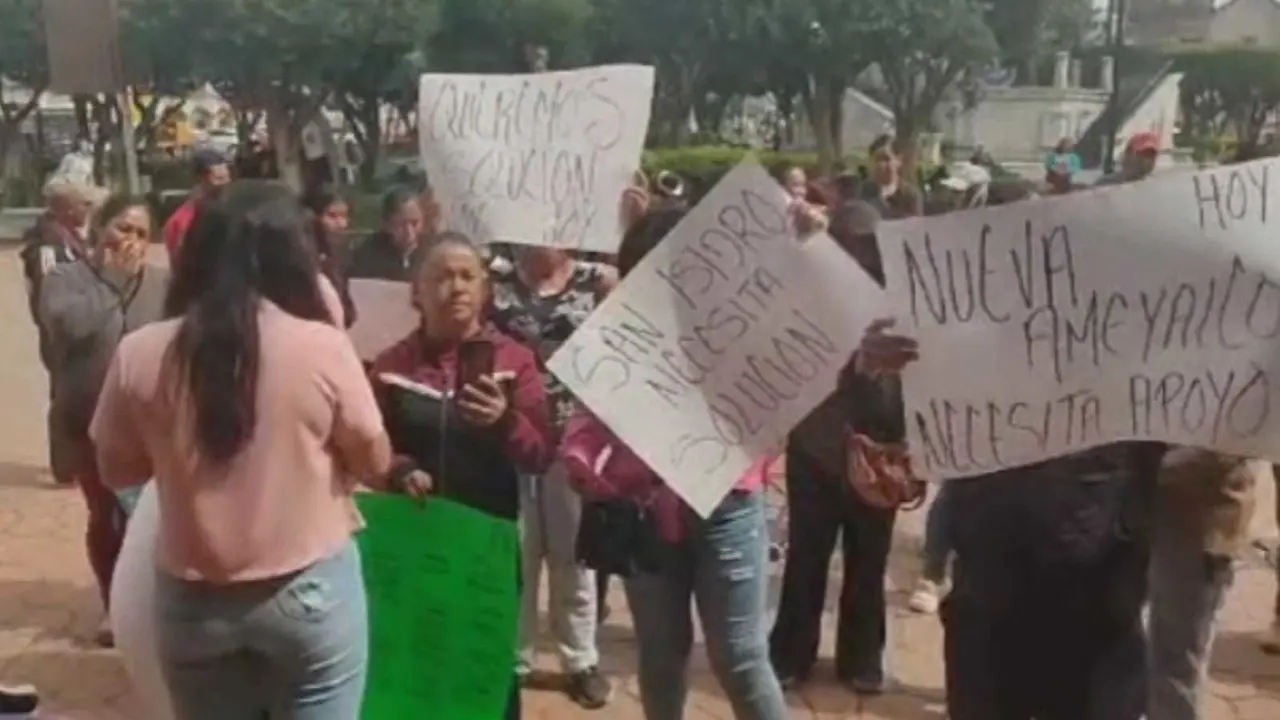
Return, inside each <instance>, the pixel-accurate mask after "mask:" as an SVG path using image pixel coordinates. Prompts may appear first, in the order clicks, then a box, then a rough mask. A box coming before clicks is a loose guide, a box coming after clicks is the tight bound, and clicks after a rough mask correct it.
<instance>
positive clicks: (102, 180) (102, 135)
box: [91, 96, 124, 187]
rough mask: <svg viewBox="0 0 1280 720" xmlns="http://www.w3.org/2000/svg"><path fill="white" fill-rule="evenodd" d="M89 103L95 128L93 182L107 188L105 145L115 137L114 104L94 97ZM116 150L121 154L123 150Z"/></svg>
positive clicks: (108, 98) (107, 167)
mask: <svg viewBox="0 0 1280 720" xmlns="http://www.w3.org/2000/svg"><path fill="white" fill-rule="evenodd" d="M91 102H92V103H93V119H94V124H95V126H96V127H94V135H93V182H94V184H95V185H98V186H99V187H109V183H108V182H107V180H108V169H109V162H108V160H109V158H108V157H107V144H108V143H109V142H111V139H112V138H113V137H115V136H116V133H115V127H116V125H115V113H113V112H112V108H113V107H114V105H115V103H112V102H110V96H108V97H107V100H103V99H100V98H97V97H95V98H93V99H92V101H91ZM116 145H117V146H119V145H120V143H119V142H116ZM117 150H119V151H122V152H123V150H124V148H122V147H117Z"/></svg>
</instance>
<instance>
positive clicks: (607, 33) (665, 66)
mask: <svg viewBox="0 0 1280 720" xmlns="http://www.w3.org/2000/svg"><path fill="white" fill-rule="evenodd" d="M595 7H596V14H595V16H594V18H593V25H592V27H591V30H590V32H591V34H592V36H593V37H595V38H597V40H598V44H597V48H596V55H595V59H596V60H597V61H603V62H618V61H624V62H643V63H648V64H650V65H653V66H654V69H655V74H656V80H657V87H656V88H655V91H654V102H653V113H652V117H651V121H650V125H649V127H650V139H651V140H653V141H656V142H660V143H663V144H668V145H676V144H681V143H683V142H684V141H685V140H687V139H688V138H689V135H690V126H689V120H690V118H691V117H694V118H697V119H698V120H699V121H700V125H704V126H706V127H708V128H711V131H712V132H715V131H717V130H718V129H719V128H718V126H717V125H716V123H717V120H718V118H719V117H722V116H723V109H724V107H725V105H726V103H727V101H728V100H729V99H730V97H731V96H732V95H734V94H737V93H740V92H742V91H743V90H745V88H746V87H747V86H748V84H749V82H750V79H751V74H752V72H753V71H754V70H755V69H756V68H759V67H760V64H759V62H758V61H757V58H753V57H748V56H747V54H746V53H747V52H749V51H750V52H754V51H755V50H756V49H758V48H759V46H760V45H759V43H756V44H755V45H751V44H749V43H750V39H751V31H752V28H753V21H754V20H756V19H763V15H764V14H765V11H766V9H767V7H768V5H767V3H766V2H765V0H736V1H735V0H596V5H595Z"/></svg>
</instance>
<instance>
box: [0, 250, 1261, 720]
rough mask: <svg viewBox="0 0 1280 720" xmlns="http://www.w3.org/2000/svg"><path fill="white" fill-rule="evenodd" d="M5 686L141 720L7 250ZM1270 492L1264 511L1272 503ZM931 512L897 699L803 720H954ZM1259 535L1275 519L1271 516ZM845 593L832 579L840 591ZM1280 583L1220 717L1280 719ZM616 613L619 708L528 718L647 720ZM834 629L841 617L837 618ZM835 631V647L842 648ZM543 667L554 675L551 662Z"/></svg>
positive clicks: (703, 702)
mask: <svg viewBox="0 0 1280 720" xmlns="http://www.w3.org/2000/svg"><path fill="white" fill-rule="evenodd" d="M0 353H3V355H2V356H0V358H2V359H3V362H0V367H3V368H4V370H3V372H0V398H2V399H3V400H2V401H0V402H2V407H3V410H4V411H3V412H2V413H0V680H4V681H6V682H32V683H35V684H37V685H39V686H40V687H41V689H42V690H43V692H44V694H45V697H46V698H47V704H48V706H49V708H50V710H52V711H55V712H56V713H57V717H62V718H69V719H72V720H79V719H85V720H90V719H91V720H140V719H139V716H138V713H137V709H136V707H135V706H134V705H133V700H132V698H131V696H130V692H129V686H128V681H127V679H126V677H125V674H124V672H123V670H122V668H121V666H120V663H119V661H118V659H117V658H116V656H115V655H114V654H113V653H111V652H108V651H102V650H97V649H93V648H92V647H90V644H89V638H91V637H92V635H93V631H94V629H95V628H96V625H97V622H98V619H99V609H98V603H97V598H96V596H95V593H94V591H93V589H92V582H91V580H90V575H89V570H88V566H87V563H86V561H85V559H84V557H83V553H82V551H81V545H82V543H81V533H82V529H83V526H84V525H83V523H84V512H83V509H82V507H81V503H80V500H79V497H78V495H77V494H76V493H75V492H73V491H68V490H57V489H52V488H51V487H50V485H49V481H48V479H47V477H46V476H45V472H44V470H43V465H44V450H43V447H44V446H43V443H44V426H43V420H42V414H41V413H42V410H43V398H44V397H45V392H46V390H45V384H44V379H43V377H42V373H41V371H40V369H39V367H38V364H37V363H36V361H35V344H34V334H33V333H32V331H31V328H30V324H29V322H28V321H27V318H26V309H25V302H24V300H23V298H22V283H21V276H20V273H19V270H18V266H17V262H16V260H15V257H14V253H13V251H12V250H0ZM1270 493H1271V486H1270V484H1269V483H1268V484H1267V495H1268V497H1267V498H1266V499H1264V501H1263V502H1262V503H1261V506H1262V507H1263V508H1269V507H1272V505H1271V502H1270ZM922 521H923V516H922V514H920V513H913V514H911V515H909V516H906V517H905V518H904V519H903V521H902V522H901V523H900V537H899V541H898V546H897V549H896V551H895V559H894V563H893V572H892V577H891V579H890V583H891V587H892V588H894V589H895V592H894V599H895V606H896V607H897V608H899V609H897V610H895V611H894V616H893V620H892V624H891V629H890V634H891V650H890V662H891V665H892V669H893V672H894V674H895V676H896V678H897V680H898V682H899V688H898V690H897V691H896V692H894V693H892V694H890V695H888V696H886V697H884V698H880V699H875V700H870V701H867V702H866V703H864V704H861V705H860V704H859V703H858V701H857V700H856V699H855V698H854V697H852V696H851V695H849V694H848V693H846V692H844V691H843V690H840V689H838V688H836V687H834V686H833V685H832V684H831V683H830V682H829V676H830V665H829V664H827V665H825V666H824V668H825V675H826V680H827V681H826V682H824V681H823V680H824V678H823V675H822V674H821V671H820V676H819V679H818V681H816V682H815V684H814V686H813V687H812V689H810V690H807V691H806V692H805V693H803V694H802V695H797V696H794V697H792V698H791V699H790V704H791V707H792V708H793V709H792V717H793V718H797V719H804V720H809V719H812V720H819V719H821V720H836V719H846V718H863V719H864V720H930V719H934V718H942V717H943V712H942V667H941V650H940V648H941V631H940V628H939V627H938V624H937V621H936V619H934V618H921V617H915V616H912V615H910V614H909V613H907V612H905V611H903V610H901V609H900V608H902V606H903V604H904V599H905V598H904V594H905V593H904V592H902V591H900V589H902V588H907V587H909V583H910V580H911V577H912V574H913V573H914V572H915V566H916V563H915V561H914V554H915V549H916V547H917V546H918V543H919V536H920V531H921V527H922ZM1257 532H1258V534H1259V536H1261V537H1272V536H1273V535H1274V533H1275V529H1274V523H1273V522H1270V521H1269V518H1268V517H1267V515H1266V514H1265V513H1264V514H1261V515H1260V523H1259V527H1258V531H1257ZM834 587H836V586H835V584H833V588H834ZM1273 592H1274V574H1273V573H1272V572H1271V571H1270V570H1269V569H1268V568H1266V567H1265V566H1264V565H1263V562H1262V559H1261V557H1260V556H1259V557H1255V558H1251V559H1250V560H1248V561H1246V562H1245V563H1243V564H1242V568H1241V573H1240V576H1239V579H1238V582H1237V586H1236V588H1235V590H1234V592H1233V593H1232V596H1231V599H1230V602H1229V604H1228V607H1227V609H1226V612H1225V617H1224V623H1223V628H1222V634H1221V637H1220V639H1219V642H1218V648H1217V653H1216V657H1215V662H1214V670H1213V676H1214V684H1213V694H1214V697H1213V699H1212V701H1211V705H1210V712H1209V718H1210V719H1211V720H1276V719H1277V718H1280V658H1269V657H1266V656H1264V655H1263V654H1262V653H1261V652H1260V651H1259V650H1258V645H1257V635H1258V632H1259V631H1260V630H1261V629H1263V628H1264V627H1265V626H1266V625H1267V623H1268V621H1269V619H1270V617H1269V616H1270V604H1271V600H1272V598H1273V597H1274V596H1273V594H1272V593H1273ZM613 604H614V607H615V608H616V610H615V612H614V615H613V618H612V619H611V621H610V623H609V624H608V626H607V627H606V628H605V629H604V630H603V635H602V643H601V644H602V650H603V652H604V655H605V663H604V664H605V668H606V670H608V671H609V672H611V673H613V674H615V675H617V676H618V677H619V678H620V683H621V687H620V688H619V693H618V697H617V699H616V701H615V702H614V704H612V705H611V706H610V707H609V708H607V709H606V710H603V711H599V712H595V713H587V712H583V711H580V710H577V709H576V708H575V707H574V706H572V705H571V704H570V703H568V702H566V701H565V700H564V699H563V698H562V697H561V696H560V695H559V694H558V693H556V692H554V691H542V692H539V691H528V692H526V694H525V708H526V717H529V718H536V719H537V720H578V719H579V718H609V720H631V719H633V718H634V719H637V720H638V719H639V718H641V714H640V711H639V708H638V705H637V702H636V699H635V697H636V689H635V680H634V644H633V642H632V640H631V634H630V629H629V615H628V613H627V611H626V608H625V603H624V602H623V600H622V598H621V597H620V596H618V593H616V592H615V597H614V599H613ZM827 622H828V625H831V624H833V622H834V617H831V616H828V618H827ZM830 629H831V628H830V627H829V628H828V633H827V643H826V646H825V647H824V651H825V652H827V653H828V654H829V652H830V648H829V645H830V637H831V633H830V632H829V631H830ZM542 659H543V664H544V667H545V668H547V669H550V668H551V667H552V666H553V661H552V659H551V658H550V657H549V656H547V655H546V654H544V656H543V658H542ZM693 665H694V670H695V672H694V676H693V682H692V685H693V690H692V693H691V697H690V712H689V713H688V714H687V716H686V717H687V718H688V720H730V719H731V718H732V717H733V715H732V712H731V711H730V709H729V708H728V706H727V705H726V704H725V703H724V701H723V699H722V697H721V696H720V693H719V692H718V691H717V689H716V684H715V681H714V679H712V678H711V676H710V675H709V672H708V670H707V663H706V660H705V658H704V657H703V656H702V654H701V650H697V651H695V657H694V661H693Z"/></svg>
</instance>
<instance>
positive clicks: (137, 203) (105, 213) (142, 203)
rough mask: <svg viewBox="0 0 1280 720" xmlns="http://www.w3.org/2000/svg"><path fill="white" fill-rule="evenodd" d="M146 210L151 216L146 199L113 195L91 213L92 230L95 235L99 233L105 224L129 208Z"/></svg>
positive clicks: (121, 194) (149, 206) (136, 196)
mask: <svg viewBox="0 0 1280 720" xmlns="http://www.w3.org/2000/svg"><path fill="white" fill-rule="evenodd" d="M136 207H140V208H146V210H147V214H148V215H150V214H151V205H150V203H148V202H147V200H146V198H144V197H140V196H138V195H130V194H128V193H114V194H112V195H111V196H110V197H108V198H107V199H106V201H105V202H103V203H102V206H101V207H99V208H98V209H97V210H96V211H95V212H94V213H93V222H92V229H93V231H94V232H95V233H98V232H101V231H102V229H103V228H104V227H106V226H107V223H109V222H111V221H112V220H115V219H116V218H117V217H119V216H120V215H122V214H123V213H124V212H125V211H126V210H128V209H129V208H136Z"/></svg>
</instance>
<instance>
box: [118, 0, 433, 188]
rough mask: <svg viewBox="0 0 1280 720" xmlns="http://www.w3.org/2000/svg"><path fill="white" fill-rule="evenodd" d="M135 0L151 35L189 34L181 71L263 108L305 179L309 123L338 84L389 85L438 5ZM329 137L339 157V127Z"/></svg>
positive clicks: (286, 161) (289, 176)
mask: <svg viewBox="0 0 1280 720" xmlns="http://www.w3.org/2000/svg"><path fill="white" fill-rule="evenodd" d="M132 1H133V2H135V3H139V4H142V5H145V6H146V8H145V10H146V12H145V15H146V17H147V18H149V19H151V20H152V21H154V23H155V27H154V28H152V30H151V32H152V34H153V36H161V37H169V38H182V39H183V40H184V41H185V42H184V46H185V53H186V56H187V58H188V61H187V62H186V63H183V67H182V70H183V73H182V74H189V75H190V77H191V78H192V79H193V80H194V81H196V82H197V83H200V82H210V83H212V84H213V86H214V88H215V89H217V90H218V92H219V94H221V95H222V97H224V98H225V99H226V100H227V101H228V102H230V103H231V104H232V105H233V106H235V107H237V108H238V109H240V110H243V109H245V108H257V109H260V110H261V111H262V112H264V113H265V116H266V122H267V130H268V134H269V135H270V140H271V144H272V146H273V148H274V149H275V152H276V157H277V163H278V165H279V167H280V173H281V176H282V179H284V180H285V181H286V182H288V183H290V184H291V185H293V186H295V187H299V188H300V187H301V186H302V184H303V177H302V174H303V173H302V157H301V139H300V138H301V134H302V131H303V129H304V128H306V127H307V125H309V124H310V123H312V122H316V121H319V119H320V115H319V113H320V110H321V108H322V107H323V106H324V104H325V103H326V102H328V101H329V100H330V98H331V97H332V95H333V93H334V91H335V89H339V90H350V89H353V87H354V86H357V85H361V84H362V83H364V82H365V81H367V80H370V78H372V80H373V81H374V85H375V89H374V90H371V91H369V92H375V91H380V90H382V89H383V88H382V85H383V83H380V82H377V81H378V80H381V79H383V78H385V77H386V76H387V75H388V74H389V73H391V72H392V71H393V70H394V68H395V66H396V63H398V61H399V58H400V56H402V55H403V54H405V52H407V50H406V43H407V42H408V43H410V44H409V45H408V48H410V49H411V48H412V44H411V43H413V42H418V41H420V40H421V39H422V38H424V37H426V35H427V33H429V31H430V29H431V28H430V27H425V26H424V25H423V22H424V18H429V17H431V16H432V12H433V5H432V3H431V2H429V0H428V1H417V2H415V1H414V0H218V1H217V2H208V0H132ZM406 39H408V40H406ZM388 58H391V59H388ZM364 62H367V63H368V65H369V67H367V68H366V67H364V65H363V63H364ZM353 66H359V67H353ZM360 89H361V90H362V91H363V90H365V89H364V88H360ZM323 137H324V139H325V141H326V142H327V144H329V145H330V147H329V156H330V158H331V159H333V158H335V157H336V155H337V148H336V147H334V146H333V143H332V135H331V133H323Z"/></svg>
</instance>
